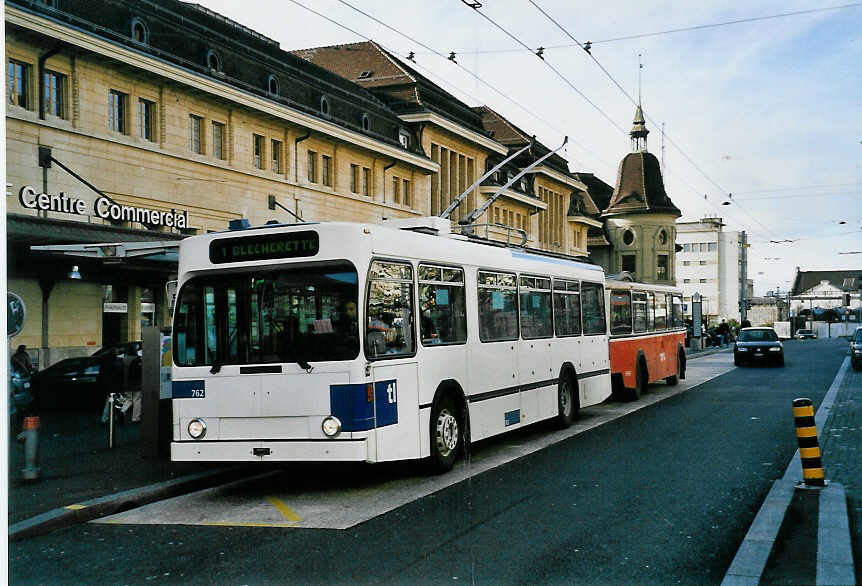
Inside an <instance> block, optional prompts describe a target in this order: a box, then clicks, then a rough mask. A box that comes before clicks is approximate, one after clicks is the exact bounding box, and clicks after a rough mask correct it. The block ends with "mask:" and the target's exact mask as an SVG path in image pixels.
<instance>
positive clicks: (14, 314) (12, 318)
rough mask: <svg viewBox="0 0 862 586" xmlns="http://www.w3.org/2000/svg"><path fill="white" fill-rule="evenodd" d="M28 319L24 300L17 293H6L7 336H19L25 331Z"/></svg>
mask: <svg viewBox="0 0 862 586" xmlns="http://www.w3.org/2000/svg"><path fill="white" fill-rule="evenodd" d="M26 319H27V307H26V306H25V305H24V300H23V299H21V297H19V296H18V295H17V294H16V293H11V292H7V293H6V335H7V336H8V337H10V338H11V337H12V336H17V335H18V334H20V333H21V330H23V329H24V322H25V321H26Z"/></svg>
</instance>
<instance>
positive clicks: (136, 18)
mask: <svg viewBox="0 0 862 586" xmlns="http://www.w3.org/2000/svg"><path fill="white" fill-rule="evenodd" d="M5 7H6V10H5V21H6V22H5V25H6V29H5V30H6V36H5V47H6V58H7V86H6V91H7V103H6V105H7V108H6V154H7V163H6V174H7V193H8V195H7V216H6V221H7V246H8V267H7V279H8V281H7V286H8V290H9V291H11V292H15V293H17V294H18V295H20V296H21V297H22V298H23V300H24V301H25V304H26V307H27V321H26V323H25V326H24V329H23V331H22V332H21V334H19V335H18V336H17V337H15V338H14V341H13V344H14V345H18V344H26V345H27V346H28V349H29V350H30V351H31V354H32V356H33V358H34V360H35V361H36V362H37V363H38V364H39V366H40V367H43V368H44V367H45V366H47V365H49V364H52V363H54V362H56V361H57V360H60V359H62V358H64V357H67V356H74V355H83V354H89V353H92V352H93V351H94V350H95V349H97V348H98V347H100V346H104V345H109V344H113V343H117V342H122V341H127V340H137V339H140V337H141V328H142V327H143V326H145V325H150V324H152V325H164V324H168V323H169V321H170V317H169V304H170V295H169V293H168V291H169V289H168V287H167V285H168V283H169V282H170V281H171V280H172V279H175V278H176V243H177V241H178V240H180V239H182V238H185V237H187V236H190V235H194V234H201V233H206V232H209V231H218V230H224V229H225V228H226V227H227V224H228V222H229V221H230V220H233V219H239V218H246V219H248V220H249V221H250V223H251V224H252V225H260V224H263V223H265V222H267V221H271V220H275V221H278V222H282V223H292V222H297V221H300V219H301V220H303V221H332V220H342V221H358V222H375V223H376V222H381V221H384V220H385V219H390V218H409V217H420V216H426V215H437V214H439V213H441V212H442V211H443V210H444V209H445V208H446V207H447V206H448V204H449V203H450V202H451V201H452V200H453V199H454V198H455V197H457V195H458V194H460V193H462V192H463V191H464V190H466V188H467V187H468V186H470V185H471V184H472V183H473V182H474V181H475V180H477V179H478V178H479V177H481V176H482V175H483V174H484V173H485V171H486V170H487V169H490V168H491V167H492V166H493V165H494V164H496V162H499V161H502V160H503V158H505V157H506V156H507V155H509V154H510V153H513V152H515V150H516V149H517V148H518V146H519V145H523V144H525V143H526V142H527V141H528V135H527V133H525V132H524V131H521V130H519V129H517V128H516V127H514V126H513V125H511V124H510V123H509V122H508V121H506V120H505V119H504V118H502V117H501V116H499V115H498V114H496V113H495V112H494V111H493V110H491V109H490V108H487V107H484V106H482V107H470V106H468V105H466V104H464V103H463V102H461V101H459V100H458V99H456V98H455V97H454V96H452V95H450V94H448V93H446V92H445V91H444V90H442V89H441V88H439V87H437V86H436V85H434V84H433V83H431V82H430V81H429V80H427V79H426V78H424V77H423V76H422V75H421V74H419V73H418V72H416V71H415V70H414V69H413V68H411V67H409V65H408V64H407V63H405V62H404V61H402V60H399V59H397V58H396V57H394V56H392V55H389V54H386V53H385V52H384V51H383V50H382V49H381V48H380V47H379V46H377V45H376V44H373V43H367V44H359V45H360V46H359V47H357V51H354V52H351V53H349V54H350V56H351V59H348V60H346V61H344V60H342V61H338V60H336V59H330V58H329V56H331V55H333V54H337V52H338V51H339V50H342V49H334V48H330V49H331V50H325V49H314V50H305V51H298V52H296V53H292V52H289V51H286V50H283V49H282V48H281V47H280V46H279V43H278V42H276V41H274V40H272V39H269V38H267V37H265V36H264V35H261V34H259V33H257V32H255V31H253V30H251V29H249V28H247V27H245V26H243V25H242V24H239V23H237V22H234V21H232V20H230V19H227V18H225V17H224V16H221V15H219V14H217V13H214V12H212V11H210V10H208V9H206V8H203V7H201V6H198V5H196V4H191V3H185V2H180V1H178V0H160V1H158V2H155V1H151V0H138V1H132V0H7V2H6V4H5ZM345 47H348V48H349V47H351V46H345ZM343 53H344V54H348V51H347V50H343ZM358 53H362V54H363V55H366V57H367V63H366V61H362V60H353V59H352V58H353V57H355V56H356V54H358ZM366 57H363V59H365V58H366ZM345 62H350V63H353V66H352V67H353V68H352V69H350V70H346V69H345V66H344V63H345ZM338 63H341V65H338ZM547 152H550V151H549V149H548V148H547V147H545V146H544V145H541V144H536V145H535V146H534V148H533V149H532V150H531V151H530V152H529V153H526V154H525V156H523V157H521V158H519V159H517V160H515V161H512V163H510V164H509V165H508V166H506V167H504V168H503V169H502V170H501V173H498V174H496V175H495V176H493V177H490V178H488V179H487V180H486V181H485V182H484V183H483V184H482V185H480V186H479V187H477V188H476V189H474V190H473V191H472V192H471V193H470V194H469V197H467V200H466V201H465V202H464V203H463V204H462V205H461V206H460V207H459V208H458V209H456V210H455V211H454V212H453V213H452V216H451V219H452V221H454V222H457V221H458V220H459V219H460V218H461V217H463V216H464V215H466V214H467V213H468V212H469V211H470V210H473V209H475V208H477V207H478V206H480V205H481V204H482V203H483V202H484V201H485V200H486V198H487V197H489V196H490V195H491V194H492V193H494V192H495V191H497V190H498V189H500V188H501V187H503V186H504V184H505V183H506V182H507V180H508V179H509V178H512V177H514V174H515V173H517V172H518V171H519V170H520V169H521V168H523V167H524V166H525V165H527V164H528V163H529V162H530V161H535V160H536V159H537V158H538V157H540V156H542V155H543V154H545V153H547ZM591 177H592V176H591V175H589V174H588V173H586V174H580V175H579V174H577V173H571V172H569V170H568V166H567V163H566V161H565V160H564V159H563V158H562V157H559V156H557V155H554V156H552V157H549V158H548V159H547V160H546V161H544V162H543V163H542V164H541V165H540V166H537V167H536V168H535V169H533V171H532V172H531V173H530V174H528V175H526V176H525V177H524V178H522V180H521V181H518V182H516V183H514V184H513V185H511V186H509V187H507V188H506V189H505V190H504V193H503V195H502V197H501V198H500V199H498V200H497V202H496V203H495V204H494V205H493V206H492V207H491V208H490V209H489V210H488V211H487V213H486V214H485V216H484V217H483V218H479V219H478V220H477V222H476V223H477V225H478V226H484V231H485V232H484V235H487V236H488V237H489V238H493V239H498V240H512V239H513V233H517V234H524V235H525V236H526V246H527V247H530V248H536V249H541V250H549V251H554V252H558V253H560V254H566V255H569V256H576V257H585V256H587V255H588V253H589V251H588V248H587V231H588V229H590V228H593V229H599V227H598V224H599V223H600V219H599V217H598V214H597V212H598V211H599V209H600V208H598V207H597V206H596V205H595V203H594V202H593V201H592V200H591V190H592V188H591V186H590V184H589V182H588V181H583V180H582V179H581V178H591ZM593 183H595V182H593ZM34 247H35V248H34Z"/></svg>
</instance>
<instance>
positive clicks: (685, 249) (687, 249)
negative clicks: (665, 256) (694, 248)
mask: <svg viewBox="0 0 862 586" xmlns="http://www.w3.org/2000/svg"><path fill="white" fill-rule="evenodd" d="M682 251H683V252H691V244H688V243H686V244H683V245H682Z"/></svg>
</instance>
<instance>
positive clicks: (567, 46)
mask: <svg viewBox="0 0 862 586" xmlns="http://www.w3.org/2000/svg"><path fill="white" fill-rule="evenodd" d="M859 6H862V2H854V3H851V4H841V5H838V6H824V7H822V8H811V9H808V10H796V11H793V12H783V13H780V14H769V15H766V16H752V17H747V18H739V19H735V20H726V21H722V22H715V23H710V24H699V25H693V26H686V27H680V28H673V29H667V30H661V31H654V32H649V33H637V34H632V35H626V36H622V37H613V38H609V39H601V40H598V41H590V43H591V44H592V45H599V44H603V43H615V42H618V41H628V40H632V39H642V38H647V37H656V36H660V35H670V34H675V33H682V32H688V31H695V30H704V29H710V28H718V27H722V26H731V25H735V24H745V23H748V22H757V21H763V20H770V19H776V18H785V17H790V16H800V15H804V14H813V13H817V12H828V11H831V10H842V9H846V8H858V7H859ZM543 46H544V48H545V50H546V51H547V50H552V49H571V48H572V47H578V46H580V44H579V43H575V44H571V43H565V44H559V45H543ZM456 52H457V53H459V54H461V55H486V54H493V53H520V49H485V50H479V51H456Z"/></svg>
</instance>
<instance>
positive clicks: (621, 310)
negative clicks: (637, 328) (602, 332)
mask: <svg viewBox="0 0 862 586" xmlns="http://www.w3.org/2000/svg"><path fill="white" fill-rule="evenodd" d="M631 333H632V296H631V293H629V292H628V291H611V334H612V335H613V334H631Z"/></svg>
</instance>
